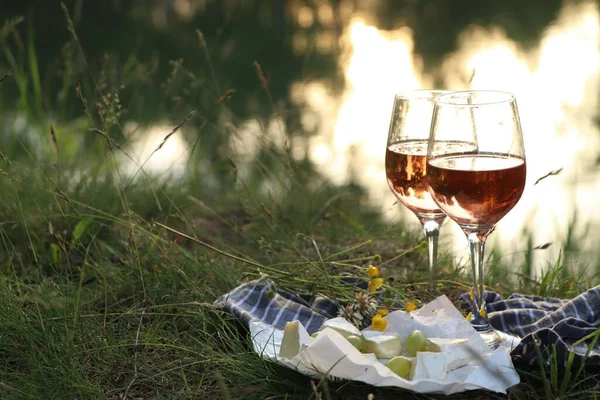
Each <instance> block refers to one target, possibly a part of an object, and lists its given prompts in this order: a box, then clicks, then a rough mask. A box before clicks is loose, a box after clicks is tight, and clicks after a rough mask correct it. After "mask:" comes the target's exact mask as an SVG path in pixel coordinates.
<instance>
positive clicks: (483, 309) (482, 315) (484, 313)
mask: <svg viewBox="0 0 600 400" xmlns="http://www.w3.org/2000/svg"><path fill="white" fill-rule="evenodd" d="M479 315H481V317H482V318H486V317H487V313H486V312H485V307H483V306H481V308H480V309H479Z"/></svg>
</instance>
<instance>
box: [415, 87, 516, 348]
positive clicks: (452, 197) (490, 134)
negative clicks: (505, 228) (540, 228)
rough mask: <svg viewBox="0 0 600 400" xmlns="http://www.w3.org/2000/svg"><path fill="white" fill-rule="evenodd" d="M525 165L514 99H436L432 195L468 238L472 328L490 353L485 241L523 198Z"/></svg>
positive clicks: (492, 335) (467, 94)
mask: <svg viewBox="0 0 600 400" xmlns="http://www.w3.org/2000/svg"><path fill="white" fill-rule="evenodd" d="M525 165H526V164H525V147H524V145H523V135H522V133H521V123H520V120H519V111H518V109H517V102H516V99H515V96H514V95H512V94H511V93H507V92H500V91H490V90H482V91H478V90H473V91H462V92H452V93H448V94H443V95H440V96H438V97H437V98H436V99H435V106H434V108H433V115H432V121H431V133H430V136H429V146H428V148H427V178H428V185H429V193H431V196H432V197H433V200H434V201H435V203H436V204H437V205H438V206H439V207H440V209H442V210H443V211H444V213H446V215H448V216H449V217H450V218H451V219H452V220H454V221H455V222H456V223H458V225H459V226H460V227H461V228H462V230H463V232H464V233H465V235H466V236H467V240H468V242H469V249H470V252H471V265H472V267H473V294H472V298H471V300H472V313H471V324H472V325H473V327H474V328H475V330H477V331H478V332H479V333H480V334H481V336H482V337H483V339H484V341H485V342H486V343H488V345H489V346H490V347H492V348H496V347H498V345H499V344H500V342H501V336H500V335H499V333H498V332H497V331H495V330H494V329H493V328H492V326H491V325H490V323H489V320H488V317H487V313H486V308H485V299H484V297H483V291H484V274H485V270H484V258H483V256H484V249H485V241H486V238H487V237H488V235H489V234H490V233H491V232H492V231H493V230H494V227H495V225H496V223H497V222H498V221H500V219H501V218H502V217H504V216H505V215H506V214H507V213H508V212H509V211H510V210H511V209H512V208H513V207H514V206H515V205H516V204H517V202H518V201H519V199H520V198H521V195H522V194H523V189H524V188H525V175H526V166H525Z"/></svg>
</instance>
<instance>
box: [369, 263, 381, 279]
mask: <svg viewBox="0 0 600 400" xmlns="http://www.w3.org/2000/svg"><path fill="white" fill-rule="evenodd" d="M367 274H369V277H371V278H376V277H377V276H378V275H379V268H377V267H374V266H372V265H369V268H368V269H367Z"/></svg>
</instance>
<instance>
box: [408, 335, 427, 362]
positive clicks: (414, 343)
mask: <svg viewBox="0 0 600 400" xmlns="http://www.w3.org/2000/svg"><path fill="white" fill-rule="evenodd" d="M428 343H429V341H428V340H427V338H426V337H425V334H424V333H423V332H421V331H420V330H418V329H415V330H414V331H412V332H411V333H410V334H409V335H408V336H407V337H406V341H405V342H404V347H405V348H406V352H407V353H408V354H409V355H410V356H411V357H415V356H416V355H417V352H418V351H425V350H427V347H428Z"/></svg>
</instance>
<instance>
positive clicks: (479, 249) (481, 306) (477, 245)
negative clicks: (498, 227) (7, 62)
mask: <svg viewBox="0 0 600 400" xmlns="http://www.w3.org/2000/svg"><path fill="white" fill-rule="evenodd" d="M467 239H468V241H469V249H470V250H471V266H472V267H473V296H472V298H471V300H472V304H473V305H472V308H471V312H472V314H471V324H472V325H473V327H474V328H475V329H476V330H477V331H488V330H490V329H491V325H490V323H489V321H488V318H487V312H486V309H485V298H484V297H483V290H484V283H483V282H484V277H485V270H484V262H483V257H484V251H485V236H482V235H480V234H477V233H476V232H472V233H469V234H468V235H467Z"/></svg>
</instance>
